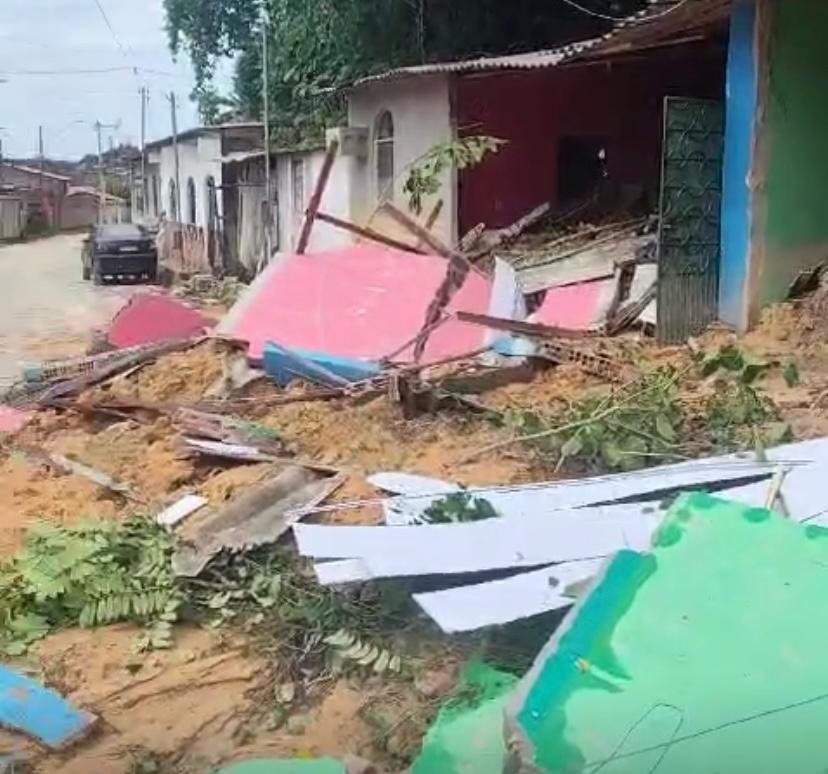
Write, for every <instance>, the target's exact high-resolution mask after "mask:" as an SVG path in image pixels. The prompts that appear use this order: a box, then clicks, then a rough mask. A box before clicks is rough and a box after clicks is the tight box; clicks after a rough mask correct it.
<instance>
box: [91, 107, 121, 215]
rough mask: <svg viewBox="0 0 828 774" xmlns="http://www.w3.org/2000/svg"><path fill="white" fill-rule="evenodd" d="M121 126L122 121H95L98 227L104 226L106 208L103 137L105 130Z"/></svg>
mask: <svg viewBox="0 0 828 774" xmlns="http://www.w3.org/2000/svg"><path fill="white" fill-rule="evenodd" d="M120 125H121V122H120V120H119V121H118V123H117V124H102V123H101V122H100V121H95V132H96V134H97V135H98V186H99V188H100V190H99V192H98V225H102V224H103V219H104V209H105V207H106V175H105V174H104V157H103V135H102V132H103V130H104V129H117V128H118V127H119V126H120Z"/></svg>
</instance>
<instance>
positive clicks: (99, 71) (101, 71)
mask: <svg viewBox="0 0 828 774" xmlns="http://www.w3.org/2000/svg"><path fill="white" fill-rule="evenodd" d="M124 72H129V73H143V74H145V75H156V76H160V77H164V78H187V76H186V75H181V74H179V73H171V72H168V71H167V70H154V69H152V68H149V67H129V66H126V65H122V66H121V67H99V68H96V69H86V70H83V69H78V70H73V69H71V68H67V69H63V70H4V71H3V72H2V73H0V75H3V76H5V75H14V76H29V75H31V76H39V75H109V74H112V73H124Z"/></svg>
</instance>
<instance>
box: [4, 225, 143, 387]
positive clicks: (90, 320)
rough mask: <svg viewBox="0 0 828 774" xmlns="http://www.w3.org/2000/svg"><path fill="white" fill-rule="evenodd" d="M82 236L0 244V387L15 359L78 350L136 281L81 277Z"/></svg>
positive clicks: (13, 372)
mask: <svg viewBox="0 0 828 774" xmlns="http://www.w3.org/2000/svg"><path fill="white" fill-rule="evenodd" d="M82 241H83V236H81V235H78V234H71V235H60V236H55V237H50V238H48V239H41V240H37V241H35V242H28V243H26V244H16V245H7V246H4V247H0V387H3V386H5V385H6V384H8V382H9V381H11V380H13V379H14V378H16V376H17V375H18V374H19V372H20V364H21V363H22V362H26V361H29V360H35V361H36V360H42V359H46V358H50V357H71V356H74V355H79V354H83V352H84V350H85V347H86V345H87V343H88V341H89V337H90V334H91V332H92V330H94V329H96V328H101V327H104V326H105V325H106V323H107V322H108V320H109V319H110V318H111V317H112V315H113V314H114V313H115V312H116V311H117V310H118V309H119V308H120V307H121V306H122V305H123V303H124V301H125V300H126V299H128V298H129V296H130V295H131V294H132V293H134V292H135V290H136V287H138V286H132V287H112V286H109V287H95V286H94V285H93V284H92V283H91V282H85V281H83V280H82V279H81V257H80V255H81V246H82Z"/></svg>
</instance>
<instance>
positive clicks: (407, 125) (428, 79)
mask: <svg viewBox="0 0 828 774" xmlns="http://www.w3.org/2000/svg"><path fill="white" fill-rule="evenodd" d="M385 110H388V111H390V112H391V115H392V117H393V119H394V175H395V181H396V183H395V186H394V191H393V196H392V198H393V201H394V202H395V203H396V204H397V205H399V206H401V207H403V208H406V207H407V204H406V202H407V199H406V197H405V194H404V193H403V190H402V188H403V185H404V183H405V177H406V170H407V168H408V167H409V166H410V165H411V164H412V163H413V162H414V161H416V160H417V159H419V158H420V157H421V156H423V155H424V154H425V153H427V152H428V151H429V150H431V148H433V147H434V146H435V145H438V144H440V143H444V142H447V141H450V140H452V139H453V137H454V122H453V118H452V107H451V95H450V80H449V76H448V75H445V74H435V75H430V76H424V77H415V78H405V79H400V80H392V81H385V82H378V83H368V84H364V85H362V86H358V87H357V88H355V89H354V90H353V92H352V93H351V96H350V99H349V109H348V123H349V125H350V126H354V127H367V128H368V130H369V133H370V134H369V151H368V158H367V159H364V160H361V161H354V162H353V164H352V167H351V171H350V174H351V175H352V177H351V179H352V185H351V186H350V188H351V194H350V198H351V203H350V212H351V219H352V220H354V221H356V222H359V223H363V224H364V223H367V222H369V221H373V222H372V225H373V226H374V227H376V228H377V229H378V230H381V231H384V232H385V233H388V234H393V235H394V236H398V237H401V238H403V239H405V238H410V237H409V235H408V234H407V233H405V232H401V231H400V229H399V227H398V226H396V224H393V223H392V222H389V221H387V219H375V218H372V216H373V214H374V210H375V209H376V207H377V204H378V201H379V191H378V190H377V173H376V169H377V162H376V151H375V143H374V140H375V138H376V122H377V118H378V117H379V116H380V114H381V113H382V112H383V111H385ZM438 198H442V199H443V208H442V211H441V213H440V216H439V218H438V219H437V222H436V223H435V226H434V229H433V231H434V233H435V234H436V235H438V236H439V237H440V238H441V239H443V240H444V241H446V242H449V243H452V244H453V243H454V242H455V241H456V239H457V231H458V226H457V217H456V214H457V200H456V183H455V174H454V172H453V171H450V172H447V173H446V174H445V176H444V180H443V185H442V187H441V189H440V191H439V193H438V194H437V195H436V196H435V197H433V199H431V200H429V201H426V202H424V214H423V219H424V218H425V216H426V213H428V212H429V211H430V210H431V208H432V207H433V205H434V203H435V202H436V200H437V199H438Z"/></svg>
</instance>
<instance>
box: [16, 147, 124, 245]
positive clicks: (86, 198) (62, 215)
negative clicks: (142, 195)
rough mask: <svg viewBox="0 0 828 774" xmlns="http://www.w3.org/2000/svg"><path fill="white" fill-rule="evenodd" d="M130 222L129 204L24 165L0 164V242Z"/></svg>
mask: <svg viewBox="0 0 828 774" xmlns="http://www.w3.org/2000/svg"><path fill="white" fill-rule="evenodd" d="M99 216H100V217H102V218H103V220H104V222H107V223H113V222H114V223H120V222H124V221H127V220H129V218H130V212H129V206H128V203H127V202H126V201H125V200H124V199H121V198H119V197H117V196H112V195H110V194H107V195H105V196H101V194H100V193H99V192H98V191H97V190H95V189H94V188H88V187H85V186H77V185H74V181H73V179H72V178H71V177H68V176H66V175H60V174H56V173H54V172H49V171H48V170H45V169H39V168H37V167H30V166H27V165H25V164H16V163H9V162H0V240H12V239H19V238H20V237H21V236H23V235H24V234H25V233H26V232H27V230H28V231H32V232H35V233H37V232H49V231H58V230H66V231H69V230H75V229H82V228H88V227H89V226H91V225H92V224H93V223H96V222H97V221H98V218H99Z"/></svg>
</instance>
